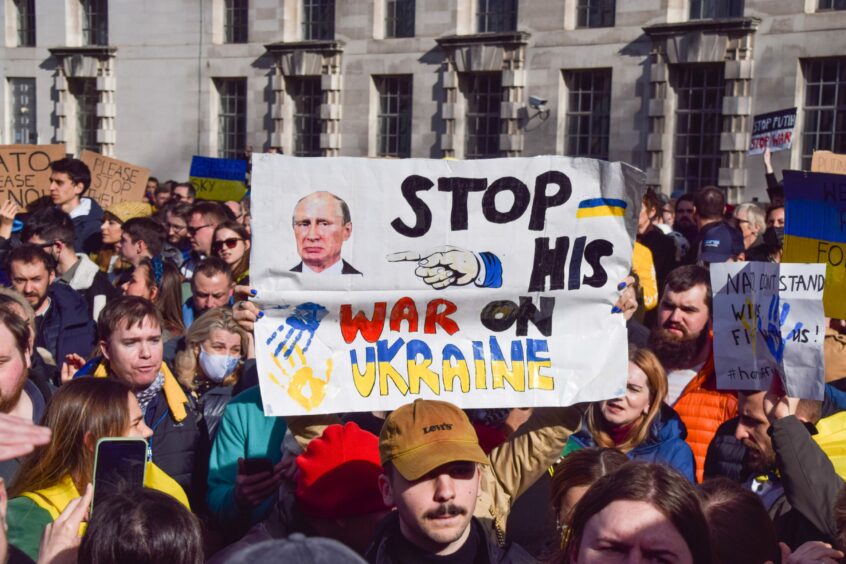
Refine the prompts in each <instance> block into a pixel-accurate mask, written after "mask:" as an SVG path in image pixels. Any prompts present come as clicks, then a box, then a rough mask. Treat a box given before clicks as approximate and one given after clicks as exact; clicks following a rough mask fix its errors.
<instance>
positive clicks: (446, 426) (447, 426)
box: [423, 423, 452, 435]
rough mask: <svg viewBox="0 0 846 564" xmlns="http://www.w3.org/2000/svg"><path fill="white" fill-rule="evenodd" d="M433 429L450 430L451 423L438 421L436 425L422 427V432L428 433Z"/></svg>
mask: <svg viewBox="0 0 846 564" xmlns="http://www.w3.org/2000/svg"><path fill="white" fill-rule="evenodd" d="M434 431H452V423H440V424H438V425H429V426H428V427H423V434H424V435H428V434H429V433H432V432H434Z"/></svg>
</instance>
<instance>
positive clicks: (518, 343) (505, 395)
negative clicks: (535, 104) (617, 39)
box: [250, 155, 643, 415]
mask: <svg viewBox="0 0 846 564" xmlns="http://www.w3.org/2000/svg"><path fill="white" fill-rule="evenodd" d="M253 159H254V160H253V173H252V174H253V176H252V180H253V192H252V197H253V212H254V216H253V218H254V221H253V226H254V235H255V236H254V238H253V241H254V243H253V247H252V254H251V261H250V274H251V283H252V284H253V285H254V286H255V287H256V288H257V290H258V296H257V301H258V303H259V304H260V305H261V307H263V310H264V312H265V316H264V317H263V318H262V319H261V320H259V322H258V324H257V326H256V333H255V336H256V343H257V346H258V351H257V362H258V370H259V381H260V385H261V391H262V398H263V403H264V410H265V413H266V414H268V415H286V414H305V413H327V412H328V413H331V412H338V411H372V410H391V409H395V408H397V407H399V406H400V405H403V404H406V403H408V402H410V401H413V400H414V399H415V398H428V399H442V400H446V401H450V402H453V403H455V404H457V405H459V406H461V407H466V408H471V407H476V408H482V407H493V406H496V407H514V406H542V405H552V406H560V405H569V404H572V403H575V402H581V401H596V400H602V399H607V398H611V397H617V396H620V395H622V394H624V393H625V385H626V374H627V368H626V365H627V361H626V358H627V354H626V350H627V337H626V330H625V323H624V321H623V319H622V318H621V316H620V315H619V314H612V313H611V309H612V306H613V304H614V303H615V301H616V300H617V298H618V296H619V294H618V290H617V285H618V284H619V283H620V281H621V280H623V279H624V278H625V276H626V275H627V274H628V272H629V270H630V267H631V255H632V246H633V242H634V238H635V232H636V225H637V216H638V213H639V211H640V202H641V197H642V194H643V184H642V173H640V172H639V171H637V170H636V169H634V168H632V167H629V166H628V165H625V164H621V163H613V164H611V163H607V162H604V161H597V160H590V159H570V158H565V157H536V158H531V159H519V158H517V159H492V160H484V161H444V160H423V159H403V160H381V159H355V158H347V157H336V158H296V157H288V156H282V155H253ZM283 187H284V189H282V188H283Z"/></svg>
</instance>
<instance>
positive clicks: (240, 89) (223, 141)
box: [215, 77, 247, 159]
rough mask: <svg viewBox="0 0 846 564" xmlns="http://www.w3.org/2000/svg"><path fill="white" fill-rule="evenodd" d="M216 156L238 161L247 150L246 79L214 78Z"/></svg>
mask: <svg viewBox="0 0 846 564" xmlns="http://www.w3.org/2000/svg"><path fill="white" fill-rule="evenodd" d="M215 86H216V87H217V96H218V106H217V155H218V157H220V158H222V159H239V158H242V157H243V156H244V151H245V150H246V148H247V79H246V78H244V77H232V78H216V79H215Z"/></svg>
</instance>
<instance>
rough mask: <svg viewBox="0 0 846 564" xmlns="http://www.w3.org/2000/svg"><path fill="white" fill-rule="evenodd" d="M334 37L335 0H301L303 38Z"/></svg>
mask: <svg viewBox="0 0 846 564" xmlns="http://www.w3.org/2000/svg"><path fill="white" fill-rule="evenodd" d="M334 38H335V0H303V39H305V40H309V39H334Z"/></svg>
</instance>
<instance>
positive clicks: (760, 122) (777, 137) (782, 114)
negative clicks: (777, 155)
mask: <svg viewBox="0 0 846 564" xmlns="http://www.w3.org/2000/svg"><path fill="white" fill-rule="evenodd" d="M794 125H796V108H789V109H787V110H779V111H777V112H770V113H768V114H761V115H757V116H755V118H754V119H753V121H752V140H751V141H750V143H749V150H748V151H747V152H746V154H747V155H760V154H761V153H763V152H764V149H767V148H769V149H770V151H772V152H773V153H774V152H776V151H784V150H785V149H789V148H790V147H791V145H792V143H793V126H794Z"/></svg>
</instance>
